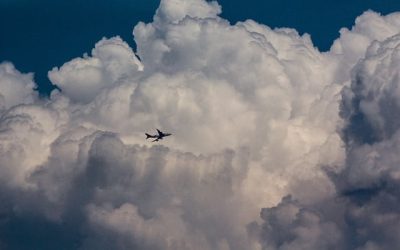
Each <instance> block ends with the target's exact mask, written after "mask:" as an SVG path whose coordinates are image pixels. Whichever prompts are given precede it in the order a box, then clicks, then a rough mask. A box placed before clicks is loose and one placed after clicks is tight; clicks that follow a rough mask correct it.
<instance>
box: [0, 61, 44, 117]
mask: <svg viewBox="0 0 400 250" xmlns="http://www.w3.org/2000/svg"><path fill="white" fill-rule="evenodd" d="M35 87H36V85H35V83H34V82H33V74H32V73H29V74H22V73H21V72H19V71H18V70H16V69H15V67H14V65H13V64H12V63H9V62H2V63H0V111H4V110H5V109H8V108H10V107H13V106H16V105H18V104H28V103H33V102H34V100H35V99H36V98H37V94H36V93H35V92H34V91H33V89H34V88H35Z"/></svg>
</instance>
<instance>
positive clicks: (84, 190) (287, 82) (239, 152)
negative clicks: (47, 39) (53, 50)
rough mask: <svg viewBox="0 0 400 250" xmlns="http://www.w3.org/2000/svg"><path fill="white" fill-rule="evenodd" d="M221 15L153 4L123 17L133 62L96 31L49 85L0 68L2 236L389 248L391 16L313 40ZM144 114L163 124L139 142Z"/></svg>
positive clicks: (198, 0) (188, 1)
mask: <svg viewBox="0 0 400 250" xmlns="http://www.w3.org/2000/svg"><path fill="white" fill-rule="evenodd" d="M220 12H221V7H220V6H219V5H218V4H217V3H216V2H206V1H203V0H179V1H178V0H163V1H161V3H160V7H159V8H158V10H157V12H156V14H155V16H154V20H153V22H152V23H147V24H145V23H139V24H138V25H136V27H135V28H134V30H133V33H134V38H135V42H136V44H137V55H138V56H139V57H140V60H139V58H138V57H137V56H136V55H135V53H134V52H133V50H132V49H131V48H130V47H129V46H128V44H127V43H125V42H124V41H122V40H121V39H120V38H118V37H114V38H110V39H103V40H101V41H100V42H98V43H97V44H96V45H95V48H94V49H93V50H92V53H91V55H84V56H83V58H76V59H73V60H71V61H70V62H67V63H65V64H64V65H63V66H61V67H60V68H54V69H53V70H51V71H50V72H49V78H50V80H51V81H52V82H53V83H54V84H56V85H57V86H58V87H59V88H60V89H61V91H58V90H55V91H54V92H53V93H52V95H51V97H50V99H48V100H41V99H37V98H36V93H35V92H34V91H32V88H33V87H34V83H33V82H32V76H31V75H24V74H21V73H19V72H18V71H17V70H15V69H14V67H13V66H12V65H11V64H10V63H2V64H1V65H0V93H1V95H2V96H4V98H3V99H4V101H2V109H1V110H0V112H1V115H0V128H1V129H0V137H1V140H0V166H1V168H0V179H1V181H2V182H1V184H0V187H1V188H0V195H1V197H2V198H3V200H4V204H5V205H3V206H1V207H0V212H1V214H2V218H5V220H4V221H1V222H0V232H1V234H0V242H1V243H0V246H1V247H2V248H5V249H32V248H38V249H221V250H222V249H232V250H233V249H268V250H270V249H271V250H272V249H287V250H289V249H394V248H396V247H397V246H399V245H400V244H399V242H398V239H397V237H396V235H398V229H397V228H399V227H398V217H399V214H400V213H399V210H398V208H397V207H398V206H397V205H398V204H399V202H398V192H397V191H396V190H397V188H396V187H397V184H396V183H397V179H398V173H397V169H396V166H397V164H396V163H397V159H398V157H397V151H396V149H397V148H398V145H399V144H398V143H397V138H399V135H398V133H397V130H398V127H399V126H398V124H399V123H398V121H397V120H398V119H397V116H396V113H397V111H398V107H400V102H398V101H397V100H398V99H399V98H398V91H397V86H398V74H397V69H398V61H399V60H398V58H397V57H398V55H397V54H398V52H397V50H398V49H397V44H398V41H400V38H399V37H397V36H396V34H397V33H398V32H399V30H398V29H400V28H398V27H400V26H399V25H397V24H398V23H399V22H400V16H399V15H398V14H391V15H388V16H380V15H378V14H376V13H373V12H366V13H364V14H363V15H362V16H360V17H359V18H358V19H357V20H356V24H355V26H354V27H353V28H352V29H351V30H345V29H343V30H342V31H341V36H340V38H338V39H337V40H336V41H335V42H334V44H333V46H332V49H331V50H330V51H328V52H326V53H321V52H319V51H318V50H317V49H316V48H315V47H314V46H313V44H312V41H311V39H310V37H309V35H307V34H304V35H299V34H298V33H297V32H296V30H293V29H288V28H284V29H274V30H273V29H271V28H269V27H268V26H265V25H261V24H258V23H256V22H254V21H251V20H248V21H245V22H240V23H237V24H235V25H230V24H229V22H227V21H226V20H224V19H222V18H220V17H219V16H218V14H219V13H220ZM227 41H229V42H227ZM360 41H363V42H362V43H361V42H360ZM14 85H15V87H12V86H14ZM10 86H11V87H10ZM3 99H2V100H3ZM3 103H4V104H3ZM155 128H161V129H162V130H165V131H167V132H171V133H172V134H173V136H171V137H168V138H167V139H166V140H164V141H162V143H161V144H154V145H153V144H150V142H146V140H145V139H144V132H150V131H151V130H153V129H155ZM260 211H261V213H260ZM15 228H18V230H15ZM32 231H34V232H35V233H32ZM49 233H50V234H51V235H52V237H50V238H44V237H43V235H44V234H49ZM21 235H24V236H26V235H29V237H28V238H27V240H26V241H25V242H21V241H20V240H18V239H19V238H21V237H22V236H21Z"/></svg>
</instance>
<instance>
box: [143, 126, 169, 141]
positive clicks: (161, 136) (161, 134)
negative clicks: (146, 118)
mask: <svg viewBox="0 0 400 250" xmlns="http://www.w3.org/2000/svg"><path fill="white" fill-rule="evenodd" d="M157 132H158V135H150V134H148V133H144V134H145V135H146V139H149V138H155V139H154V140H152V141H151V142H155V141H159V140H162V139H163V138H164V137H166V136H170V135H172V134H168V133H163V132H161V131H160V130H158V129H157Z"/></svg>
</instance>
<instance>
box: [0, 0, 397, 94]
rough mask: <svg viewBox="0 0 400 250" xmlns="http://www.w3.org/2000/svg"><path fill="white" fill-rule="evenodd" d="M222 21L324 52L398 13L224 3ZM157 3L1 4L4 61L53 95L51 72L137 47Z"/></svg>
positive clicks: (357, 7)
mask: <svg viewBox="0 0 400 250" xmlns="http://www.w3.org/2000/svg"><path fill="white" fill-rule="evenodd" d="M218 2H219V3H220V4H221V5H222V11H223V12H222V17H224V18H226V19H228V20H229V21H231V22H232V23H235V22H237V21H241V20H246V19H254V20H256V21H257V22H260V23H263V24H266V25H268V26H270V27H291V28H295V29H296V30H298V31H299V32H301V33H304V32H307V33H309V34H311V36H312V39H313V41H314V44H315V45H316V46H317V47H318V48H320V50H327V49H329V47H330V45H331V43H332V41H333V40H334V39H335V38H337V37H338V31H339V29H340V28H341V27H351V26H352V25H353V23H354V20H355V18H356V17H357V16H359V15H360V14H361V13H362V12H364V11H365V10H368V9H372V10H375V11H377V12H380V13H382V14H387V13H389V12H393V11H398V10H400V1H395V0H353V1H345V0H339V1H331V0H329V1H320V0H270V1H265V0H248V1H237V0H220V1H218ZM158 4H159V0H140V1H138V0H130V1H128V0H115V1H104V0H100V1H96V0H86V1H79V0H69V1H59V0H58V1H54V0H38V1H29V0H15V1H10V0H0V32H1V39H0V61H4V60H7V61H11V62H13V63H14V64H15V65H16V67H17V68H18V69H19V70H21V71H22V72H35V80H36V82H37V83H38V84H39V89H40V90H41V91H42V92H45V91H47V90H48V89H51V83H50V82H49V81H48V80H47V71H48V70H50V69H51V68H53V67H54V66H61V65H62V64H63V63H64V62H66V61H68V60H70V59H72V58H75V57H78V56H81V55H82V54H83V53H85V52H90V50H91V48H93V46H94V44H95V42H97V41H98V40H100V39H101V38H102V37H111V36H115V35H120V36H121V37H122V38H123V39H124V40H125V41H127V42H128V43H129V44H130V45H131V46H134V42H133V39H132V29H133V27H134V25H135V24H136V23H137V22H139V21H144V22H149V21H151V19H152V17H153V15H154V12H155V10H156V8H157V7H158Z"/></svg>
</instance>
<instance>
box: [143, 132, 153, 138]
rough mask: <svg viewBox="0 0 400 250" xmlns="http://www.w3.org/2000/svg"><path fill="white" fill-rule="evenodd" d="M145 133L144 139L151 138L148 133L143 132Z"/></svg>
mask: <svg viewBox="0 0 400 250" xmlns="http://www.w3.org/2000/svg"><path fill="white" fill-rule="evenodd" d="M144 134H145V135H146V139H149V138H152V137H151V135H149V134H148V133H144Z"/></svg>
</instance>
